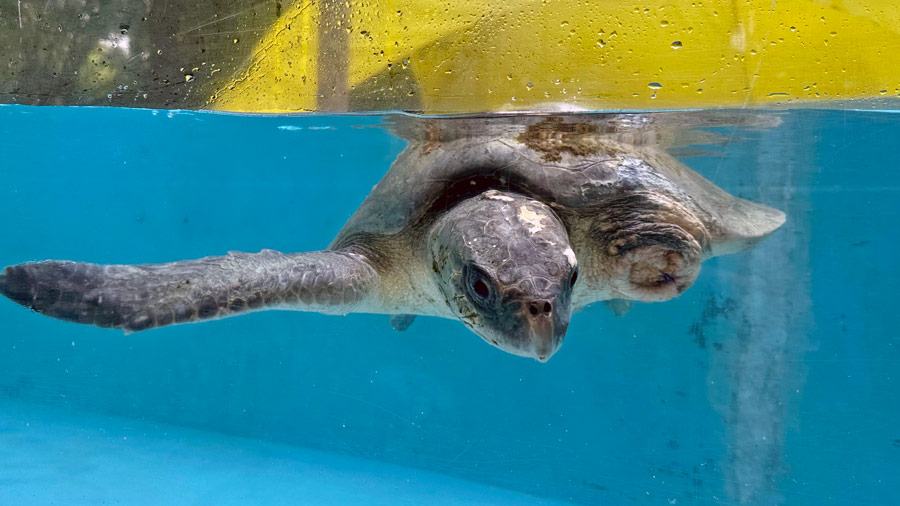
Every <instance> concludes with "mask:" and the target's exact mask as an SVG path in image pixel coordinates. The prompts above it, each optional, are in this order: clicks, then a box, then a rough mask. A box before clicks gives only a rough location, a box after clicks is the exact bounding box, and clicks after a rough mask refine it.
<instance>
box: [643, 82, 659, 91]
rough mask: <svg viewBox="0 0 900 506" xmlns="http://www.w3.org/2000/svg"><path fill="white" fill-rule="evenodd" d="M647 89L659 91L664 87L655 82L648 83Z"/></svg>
mask: <svg viewBox="0 0 900 506" xmlns="http://www.w3.org/2000/svg"><path fill="white" fill-rule="evenodd" d="M647 87H648V88H650V89H651V90H658V89H660V88H662V85H661V84H659V83H655V82H654V83H648V84H647Z"/></svg>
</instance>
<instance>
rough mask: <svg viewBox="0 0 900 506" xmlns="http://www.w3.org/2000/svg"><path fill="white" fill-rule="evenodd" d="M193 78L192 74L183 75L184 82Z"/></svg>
mask: <svg viewBox="0 0 900 506" xmlns="http://www.w3.org/2000/svg"><path fill="white" fill-rule="evenodd" d="M193 80H194V74H185V75H184V81H185V82H188V83H189V82H191V81H193Z"/></svg>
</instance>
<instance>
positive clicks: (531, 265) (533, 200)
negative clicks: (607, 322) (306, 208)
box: [0, 115, 785, 361]
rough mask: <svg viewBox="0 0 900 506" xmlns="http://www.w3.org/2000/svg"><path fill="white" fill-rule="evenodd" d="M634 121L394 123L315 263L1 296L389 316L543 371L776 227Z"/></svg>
mask: <svg viewBox="0 0 900 506" xmlns="http://www.w3.org/2000/svg"><path fill="white" fill-rule="evenodd" d="M645 118H646V117H643V116H639V117H631V116H604V115H550V116H546V115H545V116H521V115H519V116H509V117H499V118H498V117H493V118H473V117H468V118H447V119H431V120H407V121H400V122H398V123H397V124H396V125H395V126H394V128H395V131H397V132H400V134H401V135H403V136H405V137H406V138H407V140H409V145H408V146H407V147H406V149H405V150H404V151H403V152H402V153H401V154H400V155H399V157H398V158H397V160H396V161H395V162H394V164H393V166H392V167H391V169H390V171H388V173H387V174H386V175H385V176H384V178H383V179H382V180H381V181H380V182H379V183H378V184H377V185H376V186H375V187H374V188H373V190H372V192H371V193H370V194H369V196H368V197H367V198H366V199H365V201H364V202H363V203H362V204H361V206H360V207H359V209H358V210H357V211H356V212H355V214H353V215H352V216H351V218H350V219H349V221H348V222H347V223H346V224H345V226H344V227H343V229H342V230H341V231H340V232H339V233H338V235H337V237H336V238H335V239H334V241H333V242H332V244H331V245H330V246H329V248H328V249H326V250H324V251H317V252H308V253H293V254H283V253H279V252H277V251H272V250H263V251H262V252H260V253H255V254H251V253H240V252H231V253H229V254H227V255H225V256H218V257H207V258H203V259H199V260H190V261H182V262H174V263H166V264H152V265H151V264H148V265H96V264H90V263H81V262H70V261H55V260H48V261H43V262H30V263H24V264H20V265H14V266H9V267H6V268H5V270H4V271H3V273H2V274H0V292H2V293H3V294H4V295H6V296H7V297H9V298H10V299H12V300H14V301H15V302H17V303H19V304H22V305H24V306H27V307H29V308H31V309H33V310H35V311H37V312H39V313H42V314H45V315H48V316H52V317H55V318H61V319H64V320H69V321H74V322H79V323H87V324H94V325H99V326H101V327H115V328H123V329H125V330H126V331H139V330H145V329H149V328H152V327H159V326H163V325H168V324H172V323H182V322H193V321H197V320H204V319H210V318H218V317H224V316H230V315H234V314H238V313H243V312H247V311H252V310H262V309H294V310H302V311H318V312H323V313H338V314H345V313H351V312H370V313H386V314H392V315H398V316H396V317H395V318H394V320H393V323H394V326H395V327H396V328H404V327H406V326H408V325H409V323H410V322H411V321H412V318H413V316H412V315H433V316H441V317H446V318H455V319H459V320H460V321H462V322H463V323H464V324H465V325H466V326H467V327H468V328H469V329H471V330H472V331H474V332H475V333H476V334H478V335H479V336H481V337H482V338H483V339H484V340H485V341H487V342H488V343H490V344H492V345H494V346H496V347H498V348H500V349H502V350H504V351H507V352H510V353H513V354H516V355H521V356H527V357H532V358H535V359H537V360H540V361H546V360H547V359H549V358H550V356H551V355H553V353H554V352H556V350H557V349H558V348H559V346H560V344H561V343H562V340H563V337H564V335H565V332H566V328H567V326H568V323H569V318H570V315H571V314H572V312H574V311H577V310H579V309H581V308H583V307H584V306H586V305H588V304H590V303H592V302H595V301H614V303H613V304H612V307H613V309H614V310H617V311H619V312H621V311H622V310H623V308H624V307H625V306H623V304H622V303H621V301H630V300H636V301H662V300H666V299H670V298H672V297H675V296H677V295H679V294H680V293H682V292H683V291H684V290H685V289H687V288H688V287H689V286H691V284H692V283H693V282H694V280H695V279H696V277H697V275H698V272H699V269H700V262H701V261H702V260H704V259H706V258H710V257H713V256H717V255H722V254H726V253H733V252H736V251H739V250H742V249H745V248H747V247H750V246H752V245H753V244H755V243H756V242H758V241H759V240H761V239H762V238H763V237H765V236H767V235H768V234H770V233H771V232H772V231H774V230H775V229H777V228H778V227H779V226H780V225H781V224H782V223H783V222H784V219H785V217H784V214H783V213H782V212H781V211H778V210H775V209H772V208H770V207H767V206H764V205H760V204H755V203H752V202H749V201H746V200H742V199H739V198H735V197H733V196H731V195H729V194H727V193H726V192H724V191H723V190H721V189H720V188H718V187H716V186H715V185H713V184H712V183H710V182H709V181H707V180H706V179H704V178H702V177H701V176H700V175H698V174H697V173H695V172H694V171H692V170H691V169H689V168H687V167H686V166H684V165H683V164H681V163H679V162H678V161H676V160H675V159H674V158H673V157H672V156H670V155H669V154H667V153H666V152H665V150H663V149H661V148H660V147H659V146H658V145H657V144H656V142H649V141H652V140H654V139H655V138H656V137H658V136H659V130H658V129H654V128H653V126H652V119H651V120H648V119H645ZM648 138H649V141H648ZM616 301H619V302H616Z"/></svg>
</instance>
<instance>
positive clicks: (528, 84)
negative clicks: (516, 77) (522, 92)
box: [525, 83, 534, 89]
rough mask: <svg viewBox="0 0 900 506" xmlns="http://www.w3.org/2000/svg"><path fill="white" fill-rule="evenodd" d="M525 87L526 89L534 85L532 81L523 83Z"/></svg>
mask: <svg viewBox="0 0 900 506" xmlns="http://www.w3.org/2000/svg"><path fill="white" fill-rule="evenodd" d="M525 87H526V88H528V89H531V88H533V87H534V84H532V83H525Z"/></svg>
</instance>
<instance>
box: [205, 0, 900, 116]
mask: <svg viewBox="0 0 900 506" xmlns="http://www.w3.org/2000/svg"><path fill="white" fill-rule="evenodd" d="M342 5H343V7H342V8H343V11H342V13H340V14H339V15H337V16H336V17H334V18H332V19H321V18H320V16H319V12H320V10H321V9H320V8H319V5H318V4H316V3H313V2H311V1H310V0H303V1H302V2H300V3H298V4H297V5H296V6H295V7H294V8H292V10H291V11H289V12H287V13H285V14H283V15H282V17H281V19H280V20H279V23H278V24H277V25H276V26H275V27H273V29H272V30H271V31H270V33H269V34H268V35H267V36H266V37H264V38H263V40H262V42H261V43H260V44H259V46H258V48H257V49H256V51H255V52H254V56H253V59H252V61H251V62H249V64H248V67H247V70H246V71H245V72H244V73H243V74H242V75H241V76H240V78H239V79H237V80H235V81H233V82H231V83H229V84H228V86H227V87H225V88H223V89H222V90H220V91H219V92H218V93H217V94H216V95H215V96H214V97H213V98H212V99H211V106H212V107H213V108H216V109H222V110H234V111H253V112H297V111H311V110H319V109H324V107H322V101H323V100H327V99H329V98H333V97H326V96H324V95H328V94H329V93H330V92H332V91H333V92H334V93H335V94H343V95H345V97H344V101H343V102H341V101H338V102H334V101H333V100H332V101H331V102H330V103H329V107H328V108H330V109H334V108H335V104H339V105H340V104H343V108H345V109H349V110H391V109H406V110H420V111H426V112H474V111H492V110H530V109H535V108H539V107H541V106H542V104H544V103H547V102H554V103H568V104H572V105H577V106H580V107H584V108H587V109H659V108H682V107H743V106H759V105H770V104H796V103H807V102H813V103H814V102H815V101H816V100H848V99H860V98H878V97H882V96H892V97H896V96H898V95H900V7H898V6H896V5H895V4H894V2H893V0H870V1H842V2H841V1H834V2H824V1H812V0H779V1H775V0H762V1H758V0H749V1H736V2H728V3H725V2H715V1H706V2H702V1H695V2H666V1H662V0H650V1H643V2H637V3H634V2H627V3H626V2H617V1H597V0H593V1H590V0H543V1H523V0H509V1H505V2H486V1H470V2H461V1H458V0H456V1H453V0H413V1H399V0H380V1H374V0H373V1H368V2H347V3H345V4H342ZM323 26H325V27H330V30H331V31H330V32H328V33H336V32H335V31H334V30H335V27H339V28H340V29H341V30H343V32H337V33H340V35H341V36H340V37H338V38H337V39H335V40H338V42H340V44H343V46H341V47H343V51H342V52H341V54H342V55H343V57H342V58H327V60H329V61H317V59H318V60H322V58H320V57H317V51H316V49H315V48H316V44H317V40H318V35H317V34H318V33H321V30H322V29H323ZM344 34H346V35H344ZM329 73H333V74H334V75H337V76H339V77H340V80H338V84H337V85H336V86H334V87H332V88H329V89H326V90H324V91H323V93H322V95H323V96H319V97H318V103H317V100H316V98H317V95H316V94H317V84H316V83H317V77H316V76H317V75H328V74H329Z"/></svg>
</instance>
